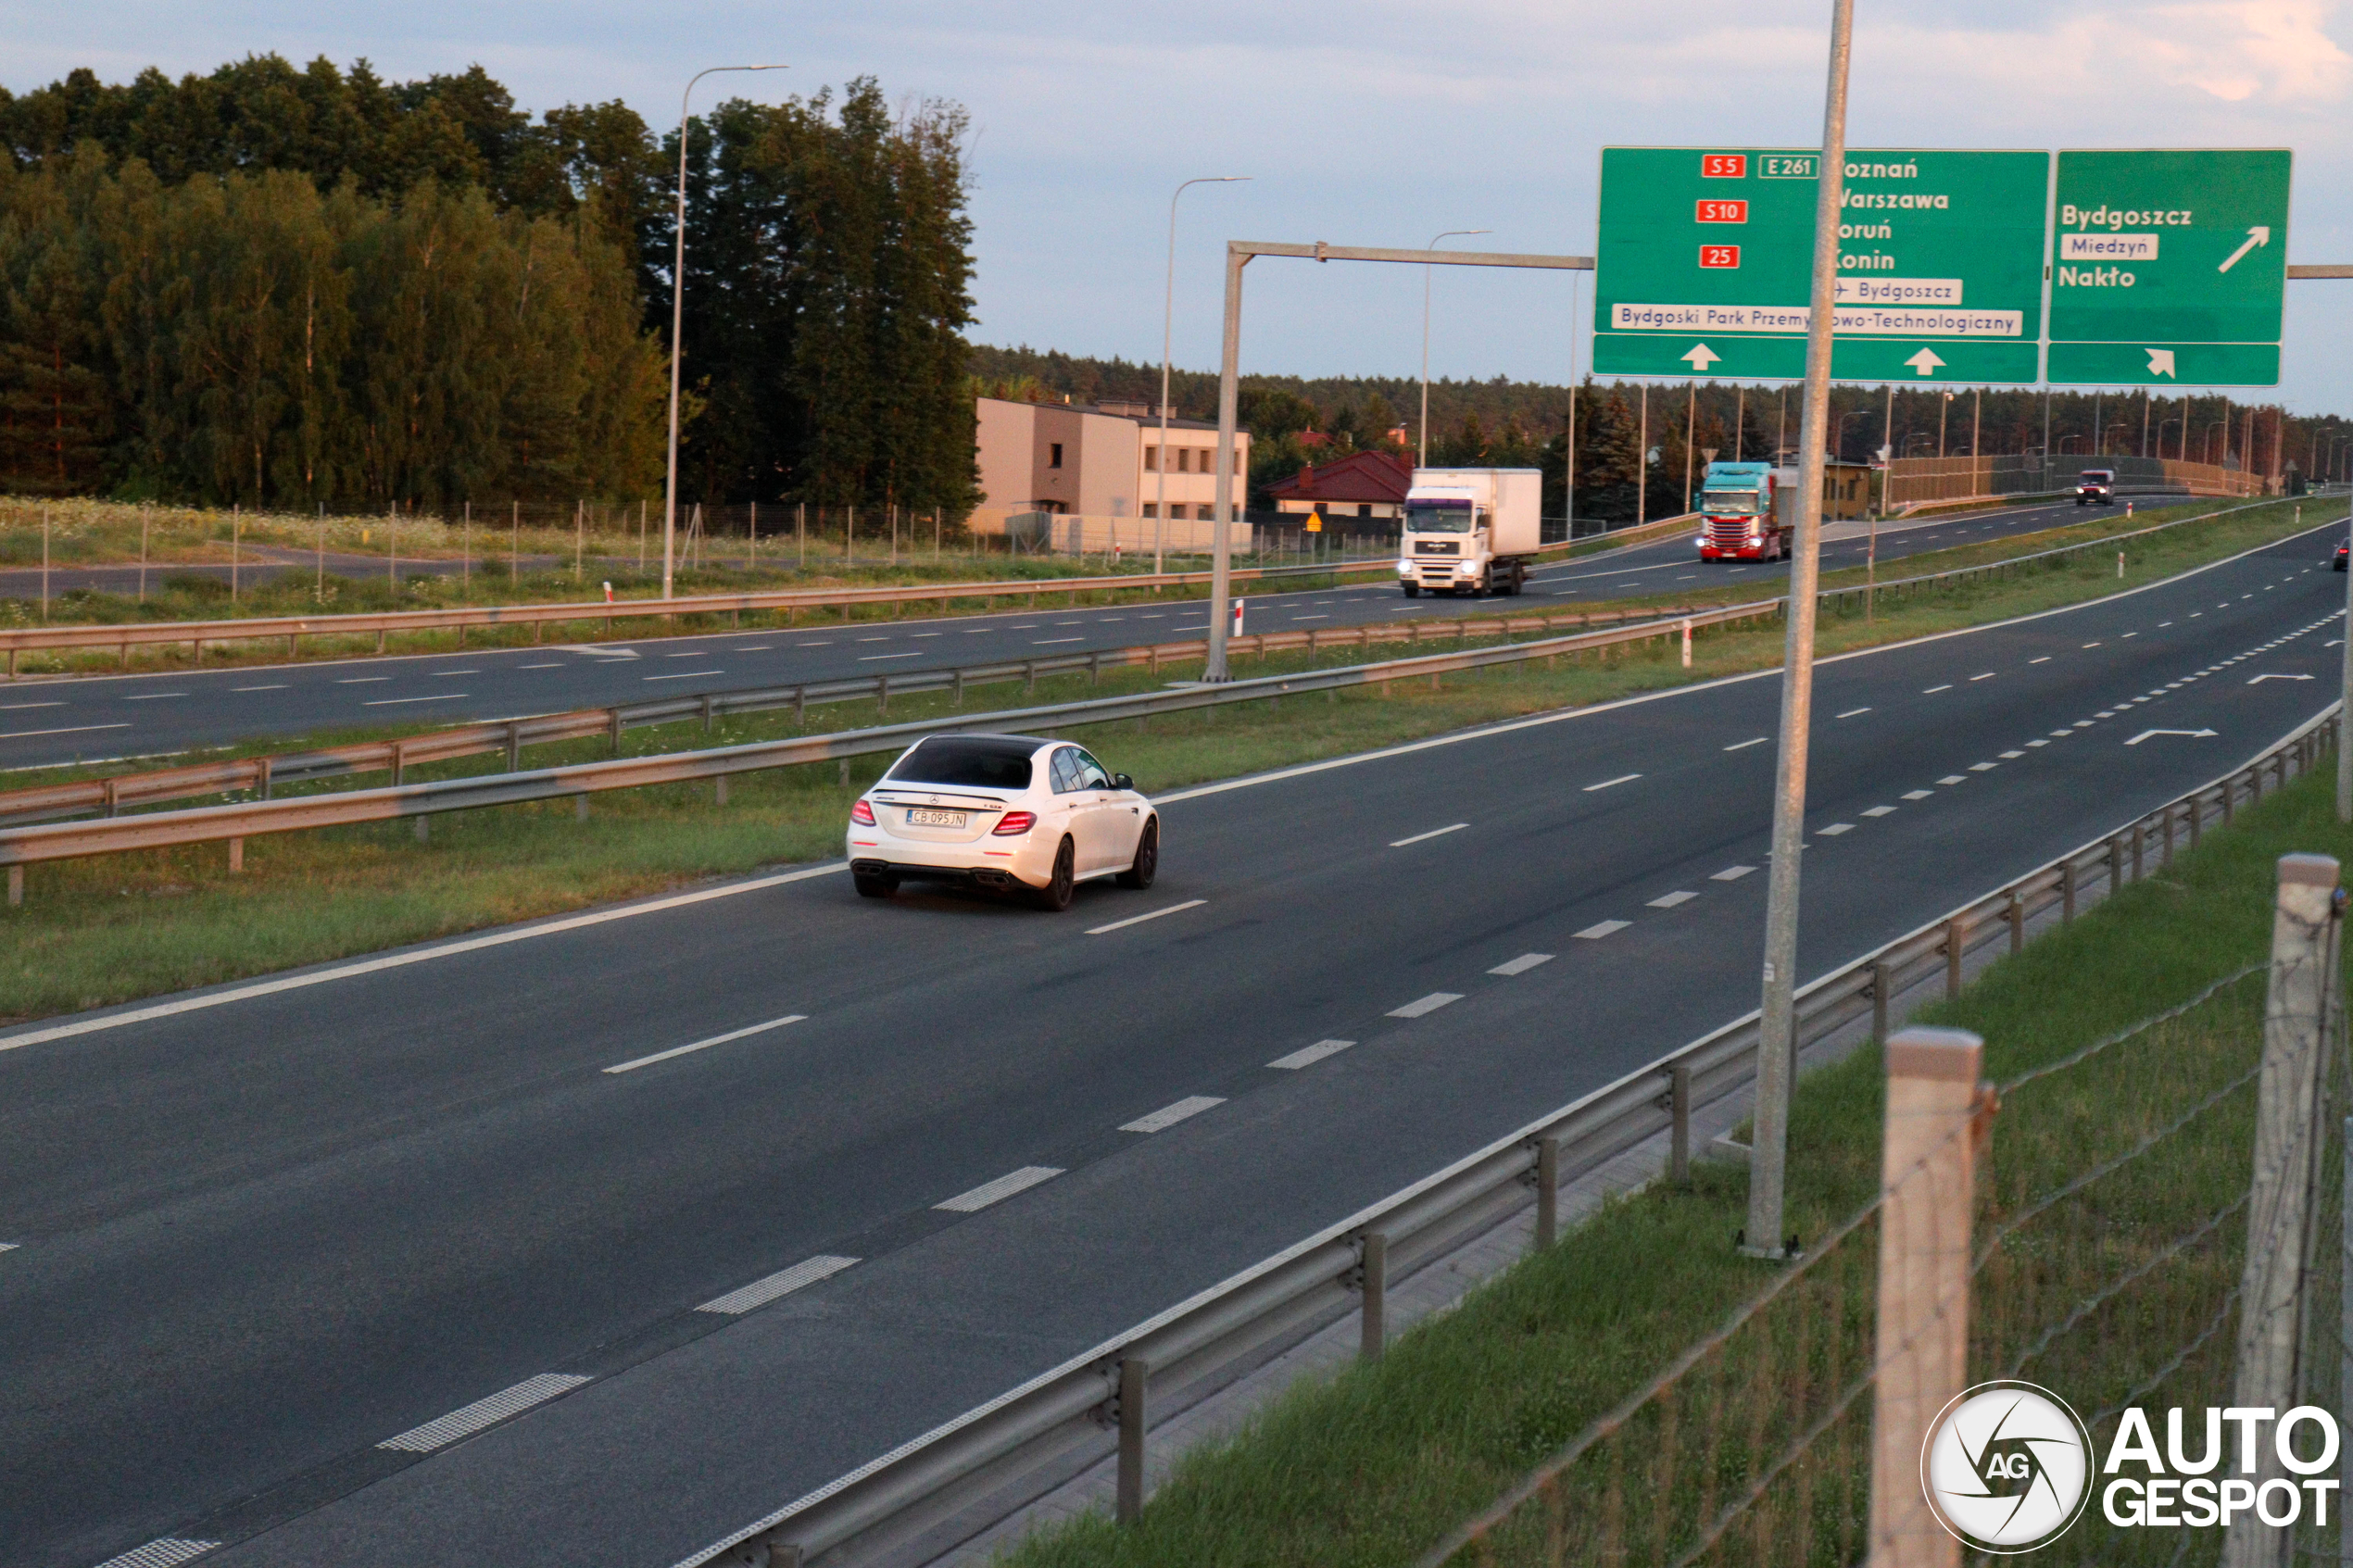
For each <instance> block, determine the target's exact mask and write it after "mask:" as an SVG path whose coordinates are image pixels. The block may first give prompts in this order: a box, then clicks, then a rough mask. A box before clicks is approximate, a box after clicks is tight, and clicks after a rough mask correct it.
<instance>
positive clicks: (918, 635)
mask: <svg viewBox="0 0 2353 1568" xmlns="http://www.w3.org/2000/svg"><path fill="white" fill-rule="evenodd" d="M947 634H948V633H945V632H911V633H908V638H909V640H910V641H912V642H918V643H920V642H922V641H923V640H924V639H925V637H944V636H946V635H947ZM749 651H750V650H749V649H746V648H737V649H736V652H737V653H746V652H749Z"/></svg>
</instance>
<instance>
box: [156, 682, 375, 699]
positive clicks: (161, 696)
mask: <svg viewBox="0 0 2353 1568" xmlns="http://www.w3.org/2000/svg"><path fill="white" fill-rule="evenodd" d="M386 678H387V679H389V678H390V677H386ZM187 695H188V694H187V693H186V692H141V693H140V694H139V695H138V696H127V697H124V698H123V699H122V700H123V701H125V702H162V701H164V700H165V699H166V698H169V697H175V696H187Z"/></svg>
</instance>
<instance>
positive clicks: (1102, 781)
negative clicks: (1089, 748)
mask: <svg viewBox="0 0 2353 1568" xmlns="http://www.w3.org/2000/svg"><path fill="white" fill-rule="evenodd" d="M1076 756H1077V759H1078V787H1079V788H1081V789H1109V788H1110V787H1111V775H1110V774H1109V773H1107V772H1105V771H1103V765H1102V764H1101V762H1098V761H1096V760H1095V759H1094V757H1093V756H1092V755H1091V754H1089V753H1088V752H1084V751H1081V752H1078V753H1076Z"/></svg>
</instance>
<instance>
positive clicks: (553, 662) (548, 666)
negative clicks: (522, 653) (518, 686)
mask: <svg viewBox="0 0 2353 1568" xmlns="http://www.w3.org/2000/svg"><path fill="white" fill-rule="evenodd" d="M563 667H564V665H563V660H562V659H549V660H548V661H547V663H545V664H518V665H516V666H515V668H516V669H518V670H561V669H562V668H563Z"/></svg>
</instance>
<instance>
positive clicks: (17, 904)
mask: <svg viewBox="0 0 2353 1568" xmlns="http://www.w3.org/2000/svg"><path fill="white" fill-rule="evenodd" d="M8 908H10V909H22V908H24V868H23V867H22V866H10V867H9V868H8Z"/></svg>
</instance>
